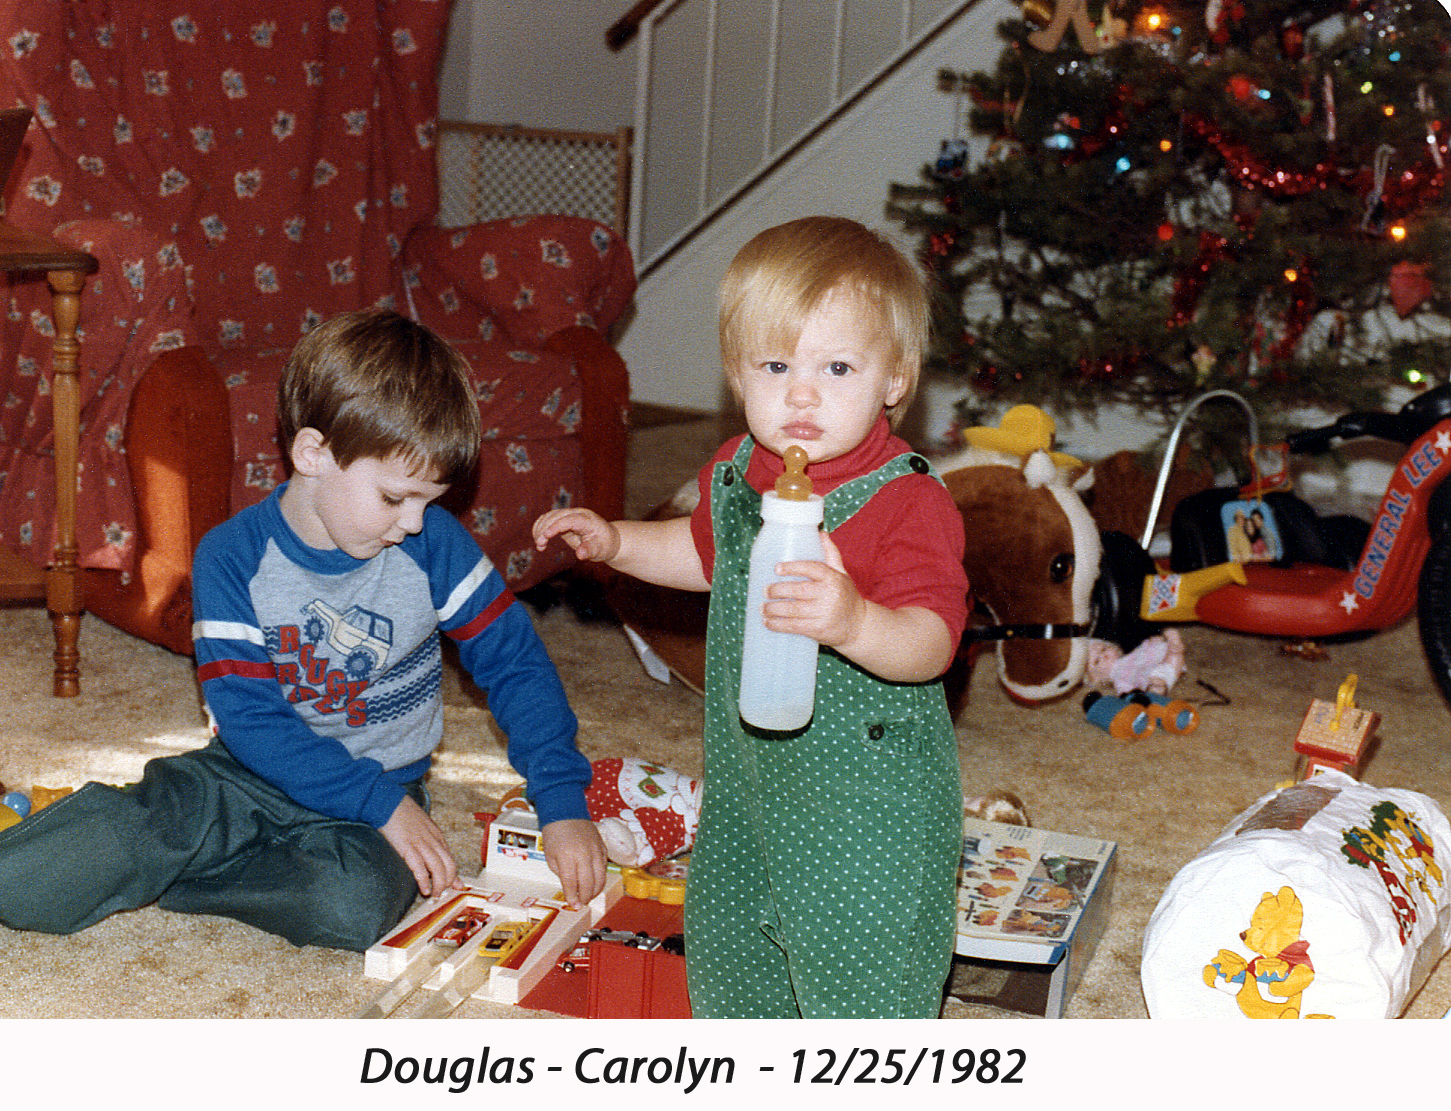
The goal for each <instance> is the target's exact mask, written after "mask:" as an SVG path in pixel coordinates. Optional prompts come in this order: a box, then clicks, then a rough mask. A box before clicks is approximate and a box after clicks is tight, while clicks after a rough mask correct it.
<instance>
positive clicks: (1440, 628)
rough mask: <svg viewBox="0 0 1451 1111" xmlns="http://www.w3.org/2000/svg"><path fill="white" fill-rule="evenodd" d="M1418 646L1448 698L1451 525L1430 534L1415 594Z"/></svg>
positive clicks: (1450, 681) (1450, 680)
mask: <svg viewBox="0 0 1451 1111" xmlns="http://www.w3.org/2000/svg"><path fill="white" fill-rule="evenodd" d="M1416 617H1417V620H1418V623H1419V625H1420V629H1421V646H1422V647H1423V648H1424V649H1425V651H1426V663H1427V664H1428V665H1430V668H1431V678H1432V679H1434V680H1435V681H1436V686H1437V687H1438V688H1439V689H1440V691H1441V697H1442V698H1445V699H1446V700H1447V701H1448V702H1451V529H1440V530H1438V531H1437V532H1436V533H1435V534H1434V535H1433V536H1432V537H1431V550H1430V551H1429V552H1427V553H1426V562H1425V563H1423V564H1422V565H1421V582H1420V587H1419V589H1418V591H1417V595H1416Z"/></svg>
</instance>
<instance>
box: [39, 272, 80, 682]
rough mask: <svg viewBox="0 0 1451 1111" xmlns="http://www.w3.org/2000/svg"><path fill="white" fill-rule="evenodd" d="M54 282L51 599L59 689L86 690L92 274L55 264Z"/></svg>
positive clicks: (49, 277)
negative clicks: (80, 542)
mask: <svg viewBox="0 0 1451 1111" xmlns="http://www.w3.org/2000/svg"><path fill="white" fill-rule="evenodd" d="M46 279H47V281H48V282H49V283H50V290H51V300H52V304H53V306H54V315H55V344H54V347H53V349H52V351H53V355H52V367H53V371H54V373H53V377H52V382H51V406H52V412H53V419H54V421H55V520H56V525H55V555H54V559H53V560H52V563H51V565H50V567H49V568H48V569H47V571H46V583H45V599H46V606H47V608H48V609H49V610H50V620H51V624H52V625H53V626H54V628H55V694H56V696H57V697H62V698H64V697H73V696H75V695H78V694H80V693H81V672H80V661H81V653H80V636H81V612H82V608H83V599H82V588H81V575H80V568H79V566H78V565H77V558H78V550H77V546H76V482H77V465H78V464H77V455H78V452H79V440H80V431H79V430H80V391H79V386H78V381H77V378H78V372H79V366H80V353H81V345H80V342H79V340H78V339H77V337H76V326H77V324H78V322H79V320H80V311H81V289H82V287H83V286H84V285H85V281H86V275H85V273H84V272H83V271H78V270H53V271H51V272H50V273H48V274H47V275H46Z"/></svg>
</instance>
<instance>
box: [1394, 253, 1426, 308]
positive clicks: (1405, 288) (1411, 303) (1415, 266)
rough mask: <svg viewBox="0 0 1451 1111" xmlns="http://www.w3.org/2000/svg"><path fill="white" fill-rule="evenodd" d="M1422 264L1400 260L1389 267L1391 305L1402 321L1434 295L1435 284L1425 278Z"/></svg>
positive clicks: (1424, 268)
mask: <svg viewBox="0 0 1451 1111" xmlns="http://www.w3.org/2000/svg"><path fill="white" fill-rule="evenodd" d="M1427 269H1428V267H1427V265H1426V264H1425V263H1424V262H1411V261H1410V260H1409V259H1402V260H1401V261H1400V262H1398V263H1396V264H1395V265H1394V266H1392V267H1391V274H1390V279H1389V281H1388V284H1389V286H1390V293H1391V304H1392V305H1394V306H1395V309H1396V312H1397V313H1399V314H1400V316H1401V318H1402V319H1404V318H1406V317H1408V316H1410V315H1411V313H1413V312H1415V311H1416V310H1417V309H1419V308H1420V307H1421V306H1422V305H1424V304H1425V303H1426V302H1427V301H1429V300H1430V299H1431V298H1432V297H1434V296H1435V295H1436V283H1435V282H1433V281H1431V279H1430V278H1428V277H1426V271H1427Z"/></svg>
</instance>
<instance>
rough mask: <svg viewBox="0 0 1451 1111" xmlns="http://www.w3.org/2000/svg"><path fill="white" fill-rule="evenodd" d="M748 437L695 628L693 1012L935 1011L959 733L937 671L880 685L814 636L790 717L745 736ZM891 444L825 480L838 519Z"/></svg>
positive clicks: (750, 497) (896, 470)
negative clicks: (810, 698)
mask: <svg viewBox="0 0 1451 1111" xmlns="http://www.w3.org/2000/svg"><path fill="white" fill-rule="evenodd" d="M753 447H754V443H753V441H752V440H751V438H750V437H749V436H748V437H746V439H745V441H744V442H743V443H742V444H741V448H740V450H739V451H738V452H737V453H736V455H735V457H734V458H733V459H732V460H731V461H729V462H721V463H718V464H716V467H715V470H714V472H713V477H712V483H711V520H712V526H713V528H714V533H715V544H716V557H715V569H714V574H713V575H712V583H711V598H710V618H709V624H708V632H707V637H706V705H705V765H704V777H703V778H704V783H705V797H704V803H703V808H702V813H701V820H700V828H699V832H698V835H697V838H696V844H695V848H694V851H693V852H692V854H691V861H690V873H689V879H688V886H687V891H686V900H685V949H686V970H687V976H688V980H689V990H690V1002H691V1009H692V1012H693V1013H694V1015H695V1017H696V1018H796V1017H798V1016H799V1017H804V1018H936V1017H937V1014H938V1009H939V1007H940V1004H941V999H942V986H943V983H944V981H945V980H946V977H947V972H948V968H949V965H950V962H951V958H952V947H953V939H954V933H955V907H956V873H957V864H958V860H959V858H960V856H961V852H962V787H961V780H960V773H959V768H958V756H957V741H956V737H955V735H954V732H953V727H952V721H951V718H950V716H949V715H948V712H947V705H946V701H945V699H944V697H943V694H942V689H941V685H940V684H938V683H923V684H908V683H889V682H886V681H883V680H881V679H878V678H876V677H875V676H873V675H870V674H868V673H867V672H865V671H863V670H862V669H861V668H859V667H857V666H856V665H855V664H853V663H851V662H849V661H848V660H846V659H845V658H843V657H841V656H839V655H837V654H836V653H835V652H833V651H831V650H830V649H828V648H826V647H823V648H822V649H821V652H820V657H819V663H818V665H817V686H816V711H815V716H814V717H813V718H812V721H811V723H810V725H808V726H807V728H806V729H805V731H803V732H802V733H799V734H792V735H789V736H781V735H757V734H753V733H751V732H748V731H747V730H746V728H745V727H744V726H743V725H742V723H741V720H740V714H739V711H738V709H737V698H738V692H739V685H740V666H741V641H742V627H743V614H744V607H745V599H746V578H747V573H748V569H749V559H750V548H751V543H752V542H753V541H754V540H755V537H756V533H757V532H758V531H759V529H760V527H761V516H760V505H761V497H760V495H759V494H757V493H756V492H755V491H754V490H752V489H751V488H750V486H749V485H748V484H747V482H746V480H745V474H746V464H747V462H748V461H749V459H750V454H751V451H752V449H753ZM912 471H917V472H919V473H931V469H930V467H929V466H928V464H927V461H926V460H925V459H923V458H922V457H921V456H920V455H913V454H904V455H900V456H898V457H897V458H895V459H893V460H890V461H889V462H887V463H886V464H884V465H883V466H882V467H880V468H878V469H877V470H876V471H873V472H871V473H870V474H867V475H862V476H860V477H858V478H855V479H853V480H851V481H850V482H847V483H845V484H844V485H842V486H840V487H838V488H837V489H836V490H833V491H832V492H831V493H829V494H827V495H826V504H825V527H826V529H827V531H831V530H832V529H835V528H837V527H838V526H839V525H841V523H842V522H843V521H845V520H847V519H848V518H849V517H851V516H852V514H854V513H856V512H857V510H859V509H861V507H862V506H864V505H865V504H866V503H867V502H868V501H869V500H870V499H871V497H872V496H873V495H874V494H875V493H876V492H877V491H878V490H879V489H881V487H882V486H883V485H885V484H886V483H887V482H889V481H891V480H892V479H894V478H897V477H899V476H901V475H904V474H908V473H910V472H912Z"/></svg>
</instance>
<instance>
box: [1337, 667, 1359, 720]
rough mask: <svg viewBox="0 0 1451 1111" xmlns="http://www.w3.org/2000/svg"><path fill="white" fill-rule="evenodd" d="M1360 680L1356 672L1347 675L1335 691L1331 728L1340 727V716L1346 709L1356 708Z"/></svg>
mask: <svg viewBox="0 0 1451 1111" xmlns="http://www.w3.org/2000/svg"><path fill="white" fill-rule="evenodd" d="M1359 681H1360V680H1359V678H1358V677H1357V676H1356V675H1355V673H1354V672H1352V673H1351V674H1349V675H1347V676H1346V677H1345V682H1343V683H1341V684H1340V689H1339V690H1338V691H1336V692H1335V716H1334V717H1333V718H1331V719H1330V728H1331V729H1339V728H1340V718H1341V716H1342V715H1343V714H1344V713H1345V711H1346V710H1353V709H1355V685H1356V683H1358V682H1359Z"/></svg>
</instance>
